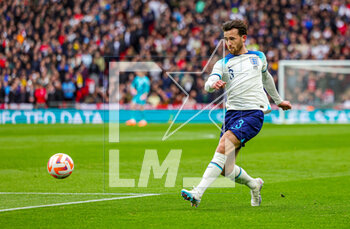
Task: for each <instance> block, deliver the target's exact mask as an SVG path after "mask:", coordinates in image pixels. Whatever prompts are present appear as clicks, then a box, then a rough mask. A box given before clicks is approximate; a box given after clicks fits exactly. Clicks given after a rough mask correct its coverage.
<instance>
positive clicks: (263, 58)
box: [259, 52, 267, 72]
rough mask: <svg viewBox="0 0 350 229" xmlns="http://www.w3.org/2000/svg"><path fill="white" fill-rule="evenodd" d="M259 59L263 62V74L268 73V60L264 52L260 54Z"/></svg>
mask: <svg viewBox="0 0 350 229" xmlns="http://www.w3.org/2000/svg"><path fill="white" fill-rule="evenodd" d="M259 58H260V59H261V62H262V68H261V72H266V71H267V60H266V56H265V54H264V53H263V52H259Z"/></svg>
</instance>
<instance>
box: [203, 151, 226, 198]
mask: <svg viewBox="0 0 350 229" xmlns="http://www.w3.org/2000/svg"><path fill="white" fill-rule="evenodd" d="M225 162H226V155H224V154H222V153H219V152H215V154H214V157H213V159H212V160H211V162H210V163H209V165H208V167H207V169H206V170H205V172H204V174H203V178H202V180H201V182H200V183H199V185H198V186H197V187H196V189H197V190H198V192H199V195H200V196H202V195H203V193H204V192H205V190H206V189H207V188H208V187H209V186H210V185H211V184H212V183H213V182H214V181H215V180H216V178H218V176H220V174H221V172H222V168H223V167H224V166H225Z"/></svg>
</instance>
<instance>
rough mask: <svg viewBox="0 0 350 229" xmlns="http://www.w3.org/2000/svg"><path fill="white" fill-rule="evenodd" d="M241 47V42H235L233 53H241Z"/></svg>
mask: <svg viewBox="0 0 350 229" xmlns="http://www.w3.org/2000/svg"><path fill="white" fill-rule="evenodd" d="M242 48H243V42H240V43H238V44H237V46H236V48H234V49H233V50H232V51H233V52H232V54H233V55H240V54H241V50H242Z"/></svg>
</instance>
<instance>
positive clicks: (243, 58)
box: [181, 20, 292, 207]
mask: <svg viewBox="0 0 350 229" xmlns="http://www.w3.org/2000/svg"><path fill="white" fill-rule="evenodd" d="M222 29H223V31H224V39H225V43H226V46H227V48H228V50H229V54H228V55H227V56H226V57H225V58H223V59H221V60H219V61H217V62H216V63H215V65H214V67H213V70H212V73H211V74H210V76H209V78H208V80H207V82H206V83H205V90H206V91H208V92H213V91H215V90H218V89H220V88H226V93H227V101H226V109H227V111H226V115H225V122H224V125H223V126H222V131H221V136H220V140H219V144H218V146H217V148H216V151H215V154H214V157H213V159H212V160H211V162H210V163H209V165H208V167H207V169H206V170H205V172H204V175H203V177H202V180H201V181H200V183H199V184H198V186H197V187H194V188H193V190H191V191H188V190H186V189H183V190H181V195H182V197H183V198H184V199H185V200H188V201H190V202H191V205H192V206H196V207H197V206H198V205H199V203H200V201H201V198H202V195H203V193H204V192H205V190H206V189H207V188H208V187H209V186H210V185H211V184H212V183H213V182H214V181H215V180H216V178H217V177H218V176H220V174H221V175H224V176H225V177H227V178H229V179H231V180H232V181H234V182H237V183H240V184H244V185H246V186H248V187H249V188H250V190H251V191H250V193H251V205H252V206H259V205H260V203H261V195H260V191H261V188H262V186H263V184H264V181H263V180H262V179H261V178H255V179H254V178H252V177H251V176H249V175H248V174H247V172H246V171H245V170H244V169H243V168H241V167H239V166H238V165H235V158H236V156H237V154H238V152H239V150H240V149H241V147H243V146H244V145H245V143H247V142H248V141H249V140H250V139H252V138H253V137H254V136H256V135H257V134H258V133H259V131H260V129H261V127H262V125H263V121H264V113H267V112H269V111H270V104H269V101H268V98H267V95H266V93H265V92H264V88H265V90H266V91H267V93H268V94H269V95H270V96H271V98H272V99H273V100H274V102H275V103H276V104H277V105H278V106H279V107H280V108H282V109H283V110H288V109H291V108H292V105H291V104H290V102H289V101H283V100H282V99H281V97H280V96H279V94H278V92H277V90H276V87H275V83H274V80H273V78H272V76H271V75H270V73H269V72H268V71H267V62H266V57H265V55H264V54H263V53H262V52H259V51H248V50H247V48H246V47H245V44H244V43H245V41H246V39H247V26H246V25H245V23H244V22H243V21H242V20H233V21H228V22H225V23H224V24H223V26H222Z"/></svg>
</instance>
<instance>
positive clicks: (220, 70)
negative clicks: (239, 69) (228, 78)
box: [210, 59, 225, 80]
mask: <svg viewBox="0 0 350 229" xmlns="http://www.w3.org/2000/svg"><path fill="white" fill-rule="evenodd" d="M224 72H225V62H224V61H223V59H221V60H219V61H217V62H216V63H215V64H214V67H213V70H212V71H211V73H210V75H211V76H212V75H217V76H219V77H220V79H221V80H222V76H223V75H224Z"/></svg>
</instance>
